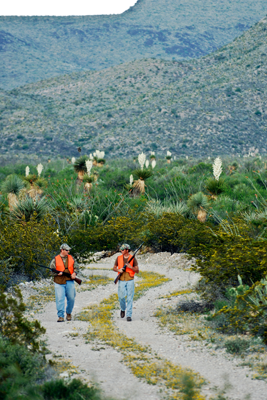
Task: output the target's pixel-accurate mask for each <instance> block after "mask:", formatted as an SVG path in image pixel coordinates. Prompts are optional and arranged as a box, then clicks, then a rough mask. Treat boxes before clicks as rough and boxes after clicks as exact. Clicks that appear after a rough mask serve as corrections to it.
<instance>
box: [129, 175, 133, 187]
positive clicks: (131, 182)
mask: <svg viewBox="0 0 267 400" xmlns="http://www.w3.org/2000/svg"><path fill="white" fill-rule="evenodd" d="M132 184H133V175H130V185H131V186H132Z"/></svg>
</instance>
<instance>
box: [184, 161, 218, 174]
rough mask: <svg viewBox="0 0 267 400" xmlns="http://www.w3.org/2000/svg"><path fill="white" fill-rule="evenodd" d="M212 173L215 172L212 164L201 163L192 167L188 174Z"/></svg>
mask: <svg viewBox="0 0 267 400" xmlns="http://www.w3.org/2000/svg"><path fill="white" fill-rule="evenodd" d="M212 171H213V170H212V164H208V163H204V162H200V163H198V164H197V165H194V166H192V167H190V168H189V169H188V172H189V173H190V174H192V173H196V172H200V173H203V172H210V173H212Z"/></svg>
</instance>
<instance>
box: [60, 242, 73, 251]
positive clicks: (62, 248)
mask: <svg viewBox="0 0 267 400" xmlns="http://www.w3.org/2000/svg"><path fill="white" fill-rule="evenodd" d="M70 249H71V247H70V246H68V245H67V243H63V244H62V245H61V246H60V250H70Z"/></svg>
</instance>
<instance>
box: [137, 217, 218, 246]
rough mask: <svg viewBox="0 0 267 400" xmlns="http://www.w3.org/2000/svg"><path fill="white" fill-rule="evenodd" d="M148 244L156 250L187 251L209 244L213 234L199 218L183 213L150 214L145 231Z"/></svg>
mask: <svg viewBox="0 0 267 400" xmlns="http://www.w3.org/2000/svg"><path fill="white" fill-rule="evenodd" d="M144 238H145V243H146V245H148V246H150V247H153V248H154V249H155V250H156V251H170V252H171V253H174V252H187V251H189V249H191V248H197V247H198V246H199V245H200V244H202V245H203V246H204V247H205V246H209V242H210V240H212V241H213V236H212V234H211V232H210V231H209V229H207V228H206V227H205V226H203V224H201V223H200V222H199V221H197V220H189V219H187V218H185V217H183V216H182V215H177V214H174V213H163V215H162V216H161V217H160V218H156V217H155V216H154V215H150V216H149V218H148V222H147V224H146V227H145V231H144Z"/></svg>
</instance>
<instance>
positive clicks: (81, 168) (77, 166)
mask: <svg viewBox="0 0 267 400" xmlns="http://www.w3.org/2000/svg"><path fill="white" fill-rule="evenodd" d="M87 160H88V157H87V156H81V157H79V158H77V159H76V160H75V163H74V165H73V167H74V171H75V172H84V173H85V172H87V168H86V164H85V162H86V161H87Z"/></svg>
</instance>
